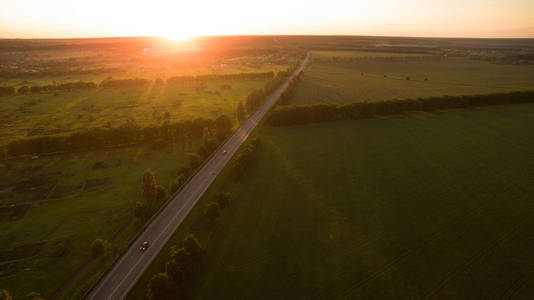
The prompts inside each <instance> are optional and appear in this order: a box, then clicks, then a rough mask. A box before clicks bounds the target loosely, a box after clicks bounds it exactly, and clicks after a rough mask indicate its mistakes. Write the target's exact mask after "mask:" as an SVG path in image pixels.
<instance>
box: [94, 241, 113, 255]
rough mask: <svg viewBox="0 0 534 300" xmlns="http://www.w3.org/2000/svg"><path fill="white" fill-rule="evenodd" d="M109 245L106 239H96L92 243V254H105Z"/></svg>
mask: <svg viewBox="0 0 534 300" xmlns="http://www.w3.org/2000/svg"><path fill="white" fill-rule="evenodd" d="M108 247H109V244H108V241H106V240H104V239H95V240H94V241H93V244H92V245H91V256H92V257H93V258H98V257H100V256H102V255H104V254H105V253H106V251H107V249H108Z"/></svg>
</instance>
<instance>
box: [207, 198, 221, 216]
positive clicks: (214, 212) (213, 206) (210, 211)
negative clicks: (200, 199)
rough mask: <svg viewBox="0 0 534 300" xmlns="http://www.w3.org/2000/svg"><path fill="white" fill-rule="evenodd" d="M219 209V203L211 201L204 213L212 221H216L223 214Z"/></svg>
mask: <svg viewBox="0 0 534 300" xmlns="http://www.w3.org/2000/svg"><path fill="white" fill-rule="evenodd" d="M219 210H220V208H219V204H217V203H216V202H211V203H209V204H208V205H207V206H206V212H205V213H204V215H205V216H206V217H207V218H208V219H210V220H211V221H215V220H216V219H218V218H219V216H220V215H221V214H220V212H219Z"/></svg>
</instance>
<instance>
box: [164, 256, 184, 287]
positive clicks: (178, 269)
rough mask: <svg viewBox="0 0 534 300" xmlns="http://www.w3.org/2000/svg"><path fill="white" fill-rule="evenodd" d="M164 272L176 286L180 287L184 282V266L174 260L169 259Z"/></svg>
mask: <svg viewBox="0 0 534 300" xmlns="http://www.w3.org/2000/svg"><path fill="white" fill-rule="evenodd" d="M181 249H183V248H181ZM165 272H166V273H167V275H168V276H169V278H170V279H171V280H172V281H173V282H174V284H175V285H176V286H181V285H182V284H183V283H184V282H185V280H186V277H185V274H186V271H185V270H184V266H183V265H182V264H180V263H178V262H177V261H176V259H171V260H169V261H168V262H167V264H166V265H165Z"/></svg>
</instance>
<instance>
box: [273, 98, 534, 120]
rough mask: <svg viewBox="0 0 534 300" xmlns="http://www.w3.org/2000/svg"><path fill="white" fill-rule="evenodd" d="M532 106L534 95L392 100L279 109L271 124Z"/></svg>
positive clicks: (274, 112)
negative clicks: (477, 107)
mask: <svg viewBox="0 0 534 300" xmlns="http://www.w3.org/2000/svg"><path fill="white" fill-rule="evenodd" d="M529 102H534V91H525V92H511V93H499V94H487V95H469V96H443V97H432V98H424V99H406V100H389V101H383V102H358V103H350V104H344V105H335V104H311V105H298V106H279V107H276V108H275V109H274V111H273V112H272V113H271V114H270V115H269V118H268V121H269V123H270V124H271V125H274V126H287V125H295V124H306V123H315V122H326V121H332V120H344V119H351V120H356V119H364V118H372V117H376V116H387V115H393V114H400V113H405V112H408V111H435V110H439V109H453V108H464V107H472V106H484V105H499V104H518V103H529Z"/></svg>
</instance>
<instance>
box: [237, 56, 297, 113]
mask: <svg viewBox="0 0 534 300" xmlns="http://www.w3.org/2000/svg"><path fill="white" fill-rule="evenodd" d="M297 67H298V65H295V66H292V67H290V68H289V69H287V70H285V71H280V72H278V73H277V74H276V76H275V77H274V78H273V79H271V80H270V81H268V82H267V83H266V84H265V86H264V87H263V88H261V89H257V90H254V91H252V93H250V94H249V95H248V96H247V98H246V99H245V108H246V109H247V112H248V113H249V114H252V113H253V112H255V111H256V109H258V108H259V107H260V106H261V105H262V104H263V102H265V99H266V98H267V96H268V95H270V94H271V93H272V92H274V91H275V90H276V89H277V88H278V87H279V86H280V85H281V84H283V83H284V82H285V80H286V79H287V78H288V77H289V76H290V75H291V73H293V72H294V71H295V70H296V68H297Z"/></svg>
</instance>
